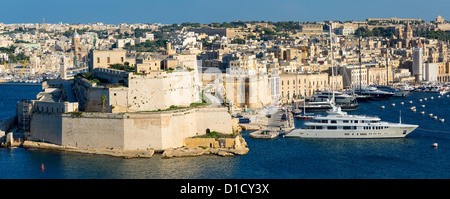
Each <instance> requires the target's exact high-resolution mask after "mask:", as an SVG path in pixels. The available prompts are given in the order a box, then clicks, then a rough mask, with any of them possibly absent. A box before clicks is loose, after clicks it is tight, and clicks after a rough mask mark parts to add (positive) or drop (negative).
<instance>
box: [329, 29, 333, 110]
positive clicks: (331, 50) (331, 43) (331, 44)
mask: <svg viewBox="0 0 450 199" xmlns="http://www.w3.org/2000/svg"><path fill="white" fill-rule="evenodd" d="M331 25H332V22H331V21H330V26H329V27H330V28H329V30H330V53H331V76H332V78H331V79H332V81H333V83H332V86H331V92H332V94H333V97H332V98H331V103H333V104H334V70H333V40H332V38H331Z"/></svg>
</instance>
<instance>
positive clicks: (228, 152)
mask: <svg viewBox="0 0 450 199" xmlns="http://www.w3.org/2000/svg"><path fill="white" fill-rule="evenodd" d="M22 147H23V148H36V149H45V150H60V151H70V152H78V153H88V154H98V155H109V156H114V157H122V158H151V157H152V156H153V155H154V153H155V150H153V149H143V150H118V149H87V148H77V147H71V146H60V145H56V144H50V143H45V142H36V141H24V142H23V144H22ZM248 151H249V149H248V148H247V147H244V148H238V149H228V148H187V147H179V148H174V149H167V150H164V152H163V154H162V156H161V158H172V157H195V156H201V155H218V156H222V157H224V156H234V155H245V154H247V153H248Z"/></svg>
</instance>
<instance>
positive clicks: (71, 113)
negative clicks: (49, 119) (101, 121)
mask: <svg viewBox="0 0 450 199" xmlns="http://www.w3.org/2000/svg"><path fill="white" fill-rule="evenodd" d="M70 116H71V117H83V112H78V111H74V112H70Z"/></svg>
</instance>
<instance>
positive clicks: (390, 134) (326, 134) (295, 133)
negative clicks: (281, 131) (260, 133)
mask: <svg viewBox="0 0 450 199" xmlns="http://www.w3.org/2000/svg"><path fill="white" fill-rule="evenodd" d="M417 127H418V125H409V124H395V125H391V126H390V127H389V128H387V129H379V130H339V129H337V130H318V129H294V130H292V131H291V132H290V133H288V134H286V135H285V137H298V138H344V139H367V138H403V137H405V136H406V135H408V134H409V133H411V132H412V131H413V130H414V129H416V128H417Z"/></svg>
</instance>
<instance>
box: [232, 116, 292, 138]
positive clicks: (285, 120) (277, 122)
mask: <svg viewBox="0 0 450 199" xmlns="http://www.w3.org/2000/svg"><path fill="white" fill-rule="evenodd" d="M283 115H284V116H283ZM239 126H240V127H241V128H242V129H243V130H249V131H257V132H259V133H261V132H262V131H272V132H277V136H278V135H283V134H286V133H289V132H290V131H292V130H293V129H295V124H294V115H293V114H292V112H291V110H289V109H286V110H282V109H279V110H278V111H277V112H276V113H274V114H271V116H270V118H267V117H266V119H265V121H264V122H254V121H250V123H244V124H242V123H240V124H239ZM257 132H254V134H252V135H255V136H256V134H258V133H257ZM257 137H258V138H259V137H261V135H259V136H257ZM263 137H267V136H263ZM269 137H271V136H269ZM253 138H256V137H253Z"/></svg>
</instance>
